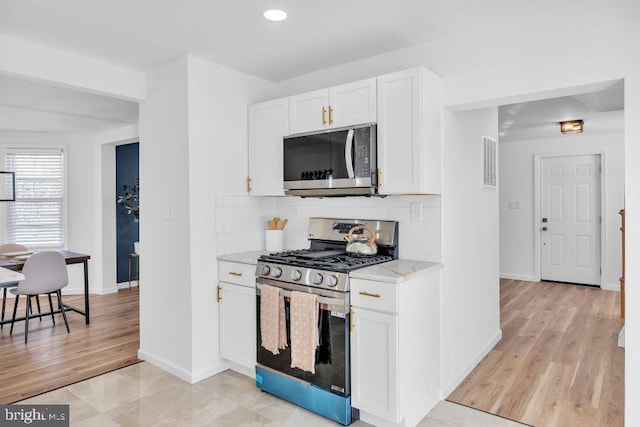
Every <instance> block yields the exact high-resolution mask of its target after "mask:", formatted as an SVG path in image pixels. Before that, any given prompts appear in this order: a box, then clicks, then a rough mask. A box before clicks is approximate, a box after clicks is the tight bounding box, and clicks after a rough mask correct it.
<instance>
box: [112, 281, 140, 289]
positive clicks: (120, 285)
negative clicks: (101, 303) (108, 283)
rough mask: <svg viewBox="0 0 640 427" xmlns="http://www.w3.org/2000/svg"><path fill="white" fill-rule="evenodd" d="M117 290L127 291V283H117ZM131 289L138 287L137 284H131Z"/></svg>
mask: <svg viewBox="0 0 640 427" xmlns="http://www.w3.org/2000/svg"><path fill="white" fill-rule="evenodd" d="M116 286H117V289H118V290H119V289H129V282H119V283H118V284H117V285H116ZM131 287H132V288H137V287H138V282H131Z"/></svg>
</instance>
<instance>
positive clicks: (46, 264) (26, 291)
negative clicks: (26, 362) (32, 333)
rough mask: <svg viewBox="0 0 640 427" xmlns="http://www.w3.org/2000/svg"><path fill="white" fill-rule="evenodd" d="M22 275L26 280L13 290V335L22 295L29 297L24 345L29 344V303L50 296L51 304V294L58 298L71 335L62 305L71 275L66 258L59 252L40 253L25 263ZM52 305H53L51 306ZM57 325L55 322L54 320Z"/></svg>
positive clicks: (59, 306) (26, 309)
mask: <svg viewBox="0 0 640 427" xmlns="http://www.w3.org/2000/svg"><path fill="white" fill-rule="evenodd" d="M22 274H23V275H24V277H25V279H24V280H21V281H19V282H18V286H17V287H16V288H14V289H11V293H12V294H14V295H15V296H16V300H15V303H14V305H13V317H12V318H11V332H10V334H13V325H14V323H15V320H16V312H17V311H18V299H19V297H20V295H26V296H27V304H26V308H25V313H26V315H25V326H24V343H25V344H26V343H27V339H28V335H29V317H30V311H31V307H30V304H29V303H28V302H29V300H30V298H31V297H33V296H38V295H45V294H46V295H47V296H49V302H50V303H51V294H53V293H56V294H57V296H58V308H59V309H60V312H61V313H62V318H63V319H64V324H65V326H66V327H67V333H69V323H68V322H67V315H66V313H65V309H64V304H62V292H61V289H62V288H64V287H65V286H67V285H68V284H69V275H68V273H67V264H66V262H65V259H64V256H63V255H62V254H61V253H60V252H57V251H45V252H38V253H35V254H33V255H31V256H30V257H29V258H28V259H27V261H26V262H25V263H24V267H23V268H22ZM50 305H51V304H50ZM51 307H52V308H51V317H52V318H53V306H52V305H51ZM54 325H55V320H54Z"/></svg>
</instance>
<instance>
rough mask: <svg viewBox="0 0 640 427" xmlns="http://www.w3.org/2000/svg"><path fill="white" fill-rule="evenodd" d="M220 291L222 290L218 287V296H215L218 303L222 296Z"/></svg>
mask: <svg viewBox="0 0 640 427" xmlns="http://www.w3.org/2000/svg"><path fill="white" fill-rule="evenodd" d="M221 290H222V287H221V286H220V285H218V296H217V299H218V302H220V301H221V300H222V296H220V291H221Z"/></svg>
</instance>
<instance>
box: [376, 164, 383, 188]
mask: <svg viewBox="0 0 640 427" xmlns="http://www.w3.org/2000/svg"><path fill="white" fill-rule="evenodd" d="M377 172H378V183H377V184H376V186H377V187H378V188H380V187H382V169H380V168H378V170H377Z"/></svg>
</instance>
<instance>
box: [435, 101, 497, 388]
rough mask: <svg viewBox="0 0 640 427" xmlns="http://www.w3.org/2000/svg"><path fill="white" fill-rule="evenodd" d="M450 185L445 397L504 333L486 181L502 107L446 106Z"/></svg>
mask: <svg viewBox="0 0 640 427" xmlns="http://www.w3.org/2000/svg"><path fill="white" fill-rule="evenodd" d="M444 128H445V142H444V150H443V153H444V176H443V190H442V236H443V241H442V262H443V263H444V268H443V269H442V292H441V305H440V310H441V312H440V316H441V321H442V324H441V340H442V341H441V342H442V349H441V360H442V376H441V380H442V387H443V390H444V396H443V397H446V396H447V395H448V394H449V393H451V392H452V391H453V390H454V389H455V387H457V385H458V384H459V383H460V382H461V381H462V380H463V379H464V378H465V377H466V375H467V374H469V373H470V372H471V370H472V369H473V368H474V367H475V365H476V364H477V363H478V362H480V360H481V359H482V357H484V356H485V355H486V353H487V352H488V351H489V350H490V349H491V348H492V347H493V345H494V344H495V343H496V342H497V341H498V340H499V339H500V337H501V336H502V335H501V331H500V305H499V295H500V294H499V277H498V276H499V274H498V273H499V256H498V254H499V250H500V248H499V235H498V233H499V222H498V215H499V212H498V190H497V189H487V188H482V187H481V181H480V179H481V176H482V173H481V164H482V136H487V137H492V138H496V137H497V135H498V109H497V108H487V109H484V110H478V111H469V112H460V113H452V112H451V111H446V113H445V120H444Z"/></svg>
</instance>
